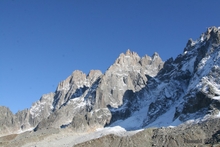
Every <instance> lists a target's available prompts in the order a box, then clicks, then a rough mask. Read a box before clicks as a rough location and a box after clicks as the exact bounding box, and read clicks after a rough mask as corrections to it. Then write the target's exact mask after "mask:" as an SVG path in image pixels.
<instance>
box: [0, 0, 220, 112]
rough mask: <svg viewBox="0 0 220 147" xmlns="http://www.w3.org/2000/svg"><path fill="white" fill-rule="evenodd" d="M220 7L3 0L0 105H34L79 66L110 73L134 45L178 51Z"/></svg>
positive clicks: (177, 0) (176, 2) (141, 49)
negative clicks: (114, 65) (112, 66)
mask: <svg viewBox="0 0 220 147" xmlns="http://www.w3.org/2000/svg"><path fill="white" fill-rule="evenodd" d="M219 15H220V1H218V0H210V1H208V0H192V1H190V0H0V105H4V106H7V107H9V108H10V109H11V110H12V111H13V112H14V113H15V112H17V111H18V110H23V109H25V108H30V107H31V105H32V103H33V102H35V101H37V100H39V99H40V97H41V95H43V94H45V93H49V92H54V91H55V90H56V87H57V85H58V83H59V82H60V81H62V80H64V79H66V78H67V77H68V76H69V75H70V74H71V73H72V72H73V71H74V70H77V69H78V70H82V71H83V72H85V73H86V74H87V73H88V72H89V71H90V70H91V69H100V70H101V71H102V72H103V73H104V72H105V71H106V69H107V68H108V67H109V66H110V65H111V64H113V63H114V61H115V59H116V58H117V57H118V56H119V54H120V53H122V52H125V51H126V50H127V49H130V50H132V51H135V52H137V53H138V54H139V55H140V56H144V55H145V54H147V55H150V56H151V55H152V54H153V53H154V52H158V53H159V55H160V56H161V58H162V59H163V60H164V61H165V60H167V59H168V58H170V57H174V58H175V57H176V56H177V55H178V54H181V53H182V52H183V49H184V47H185V45H186V43H187V41H188V39H189V38H193V39H194V40H195V39H197V38H199V36H200V34H201V33H202V32H204V31H206V29H207V27H209V26H219V25H220V19H219Z"/></svg>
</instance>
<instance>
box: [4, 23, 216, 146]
mask: <svg viewBox="0 0 220 147" xmlns="http://www.w3.org/2000/svg"><path fill="white" fill-rule="evenodd" d="M219 110H220V28H217V27H210V28H208V29H207V30H206V32H204V33H202V34H201V35H200V37H199V38H198V39H197V40H195V41H194V40H192V39H189V40H188V42H187V44H186V47H185V48H184V50H183V53H181V54H179V55H178V56H177V57H176V58H175V59H173V58H170V59H168V60H167V61H165V62H164V61H163V60H162V59H161V58H160V56H159V54H158V53H156V52H155V53H154V54H153V55H152V56H148V55H145V56H144V57H140V56H139V55H138V54H137V53H135V52H133V51H130V50H129V49H128V50H127V51H126V53H121V54H120V55H119V57H118V58H117V59H116V60H115V62H114V63H113V64H112V65H111V66H110V67H109V68H108V69H107V70H106V72H105V73H102V72H101V71H99V70H91V71H90V72H89V74H87V75H86V74H85V73H83V72H82V71H79V70H75V71H74V72H73V73H72V74H71V75H70V76H69V77H67V78H66V79H65V80H64V81H61V82H60V83H59V84H58V86H57V89H56V91H55V92H51V93H48V94H44V95H43V96H42V97H41V98H40V100H39V101H37V102H35V103H33V105H32V106H31V107H30V109H26V110H23V111H19V112H17V113H16V114H13V113H12V112H11V111H10V110H9V108H7V107H4V106H0V136H2V138H4V137H5V136H12V134H23V137H24V134H25V133H27V132H29V133H30V132H31V133H33V134H34V133H35V134H37V133H39V132H44V133H45V132H46V133H45V134H50V135H51V134H53V133H54V131H55V130H56V131H58V132H60V131H64V132H65V131H67V130H68V131H70V132H74V133H80V134H83V133H84V134H83V135H82V136H86V135H88V134H90V133H97V132H99V131H98V130H100V129H103V130H106V129H110V131H109V133H107V134H105V133H104V132H105V131H103V132H102V133H103V135H100V136H98V137H96V138H100V139H104V140H107V141H105V142H109V141H111V142H115V143H116V144H115V145H116V146H120V145H119V144H117V142H116V141H119V142H122V144H121V145H122V146H126V144H123V142H124V143H126V142H127V141H126V139H130V140H132V139H133V142H132V141H131V142H132V143H134V142H135V141H134V140H135V139H134V138H135V137H136V139H137V136H138V135H139V137H138V139H142V140H145V141H146V140H148V142H147V143H148V145H149V146H153V145H154V146H162V145H163V144H167V146H170V145H171V144H172V145H171V146H190V145H191V144H192V145H194V144H193V143H192V142H193V140H194V141H196V140H197V141H198V140H199V139H201V140H202V141H201V142H199V141H198V142H197V144H199V143H203V144H204V143H207V144H209V143H212V144H214V143H218V141H220V137H219V140H218V138H217V139H216V140H215V141H213V140H214V139H213V135H215V136H216V135H217V136H218V134H220V128H219V125H220V124H219V117H220V111H219ZM206 125H209V126H207V127H210V125H214V126H213V127H210V129H208V131H207V129H206V131H204V128H205V126H206ZM164 127H165V128H164ZM111 128H117V129H116V130H119V131H118V132H124V133H125V132H126V133H125V134H126V135H127V136H129V137H127V138H126V137H124V136H123V135H122V136H120V135H118V133H114V132H115V130H114V129H113V130H112V131H111ZM152 128H155V129H152ZM183 128H184V129H183ZM192 128H194V129H195V128H196V129H197V130H202V133H201V132H200V134H202V136H201V135H198V136H197V138H196V137H195V136H196V135H194V137H195V138H194V139H193V140H192V138H190V137H191V136H193V134H191V136H190V134H189V132H188V133H187V129H188V130H190V129H192ZM198 128H199V129H198ZM196 129H195V130H196ZM52 130H53V131H52ZM51 131H52V132H53V133H48V132H51ZM56 131H55V132H56ZM116 132H117V131H116ZM167 132H169V133H168V136H169V134H170V136H171V138H172V137H173V136H172V134H173V132H178V133H177V134H176V136H177V137H176V138H178V141H176V143H173V142H170V138H169V139H167V138H166V137H165V138H166V139H164V136H166V135H164V133H166V134H167ZM180 132H181V133H183V134H184V133H185V134H187V135H186V136H188V139H186V138H187V137H186V136H185V137H184V135H183V134H181V135H180V134H179V133H180ZM102 133H101V134H102ZM197 133H198V132H197ZM197 133H196V134H197ZM55 134H56V133H55ZM58 134H62V133H58ZM108 134H110V135H108ZM111 134H113V135H111ZM114 134H117V135H118V136H117V135H116V136H114ZM140 134H141V135H140ZM146 134H147V139H146V138H145V139H144V137H143V136H144V135H145V137H146ZM158 134H159V135H158ZM38 135H39V134H38ZM93 135H94V134H93ZM135 135H136V136H135ZM46 136H49V135H46ZM158 136H159V137H158ZM161 136H162V137H161ZM210 136H212V137H210ZM215 136H214V138H216V137H215ZM35 137H36V136H35ZM160 137H161V138H160ZM9 138H10V137H9ZM16 138H19V135H15V136H14V137H12V138H11V139H9V141H5V140H6V138H4V139H2V142H1V138H0V144H2V145H5V146H7V145H8V146H10V144H11V143H12V142H13V141H14V143H16V142H19V141H18V139H17V141H16ZM20 138H22V135H20ZM33 138H34V136H33V137H32V141H33ZM38 138H39V137H38ZM111 138H115V139H113V140H111ZM174 138H175V137H174ZM207 138H209V139H210V140H211V141H209V142H208V141H206V142H205V141H204V140H205V139H207ZM91 139H94V138H91ZM163 139H164V141H165V142H163ZM184 139H185V141H184ZM190 139H191V144H190ZM41 140H42V139H41ZM88 140H90V139H87V140H83V141H81V142H77V143H82V142H84V141H88ZM158 140H160V141H158ZM174 140H175V139H174ZM38 141H40V139H39V140H38ZM187 141H188V142H187ZM72 142H73V143H74V141H72ZM97 142H98V141H97V139H96V140H93V141H92V142H91V141H90V143H93V144H91V146H97V145H100V146H111V143H110V144H109V145H107V144H105V145H103V144H102V143H97ZM102 142H103V141H102ZM142 142H143V141H142ZM154 142H157V143H156V144H155V143H154ZM187 143H188V144H187ZM194 143H195V142H194ZM12 144H13V143H12ZM74 144H75V145H76V143H74ZM71 145H73V144H71ZM83 145H85V146H89V145H88V144H83V143H82V144H81V145H80V144H78V145H76V146H83ZM144 145H146V143H145V144H143V146H144ZM148 145H147V146H148ZM21 146H25V143H23V144H22V145H21ZM127 146H129V144H128V145H127ZM133 146H135V144H133ZM138 146H142V144H139V145H138Z"/></svg>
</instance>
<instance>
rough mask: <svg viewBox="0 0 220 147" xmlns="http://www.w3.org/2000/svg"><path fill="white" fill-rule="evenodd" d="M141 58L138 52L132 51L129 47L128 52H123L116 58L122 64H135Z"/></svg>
mask: <svg viewBox="0 0 220 147" xmlns="http://www.w3.org/2000/svg"><path fill="white" fill-rule="evenodd" d="M139 60H140V57H139V55H138V54H137V53H136V52H132V51H130V49H128V50H127V51H126V53H125V54H124V53H121V54H120V56H119V57H118V58H117V59H116V61H115V63H117V64H120V65H124V64H125V65H128V64H131V65H134V64H135V63H136V62H138V61H139Z"/></svg>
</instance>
